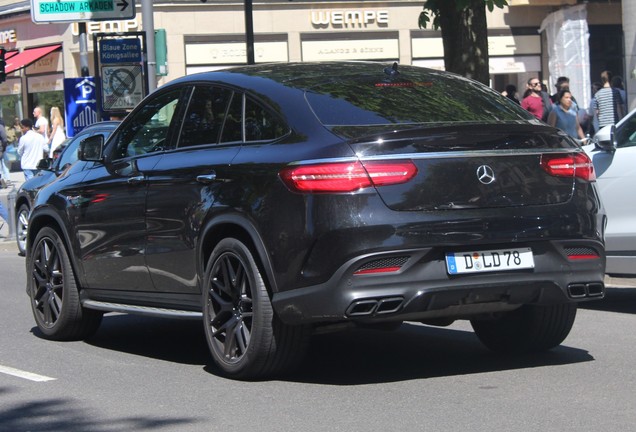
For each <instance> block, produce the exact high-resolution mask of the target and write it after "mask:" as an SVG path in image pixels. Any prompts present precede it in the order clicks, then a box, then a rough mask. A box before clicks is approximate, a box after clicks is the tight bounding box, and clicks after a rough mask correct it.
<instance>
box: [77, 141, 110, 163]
mask: <svg viewBox="0 0 636 432" xmlns="http://www.w3.org/2000/svg"><path fill="white" fill-rule="evenodd" d="M103 151H104V136H103V135H101V134H100V135H94V136H92V137H88V138H86V139H84V140H82V141H81V142H80V145H79V149H78V150H77V156H78V159H79V160H82V161H86V162H101V161H102V160H104V155H103Z"/></svg>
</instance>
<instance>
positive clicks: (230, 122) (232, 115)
mask: <svg viewBox="0 0 636 432" xmlns="http://www.w3.org/2000/svg"><path fill="white" fill-rule="evenodd" d="M242 123H243V95H242V94H241V93H234V95H233V96H232V101H231V102H230V106H229V108H228V110H227V115H226V116H225V118H224V122H223V131H222V135H221V142H235V141H243V126H242Z"/></svg>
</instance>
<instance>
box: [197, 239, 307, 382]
mask: <svg viewBox="0 0 636 432" xmlns="http://www.w3.org/2000/svg"><path fill="white" fill-rule="evenodd" d="M202 301H203V325H204V329H205V336H206V340H207V343H208V347H209V349H210V353H211V354H212V358H213V360H214V362H215V364H216V365H217V366H218V367H219V369H220V370H221V373H222V374H223V375H225V376H228V377H231V378H237V379H257V378H265V377H271V376H274V375H277V374H279V373H282V372H283V371H285V372H289V371H290V370H292V369H293V368H294V367H295V366H297V365H298V364H299V363H300V360H301V359H302V356H303V354H304V353H305V351H306V348H307V340H308V332H307V329H306V328H305V327H302V326H288V325H285V324H283V323H282V322H281V321H280V320H279V319H278V317H277V316H276V314H275V313H274V311H273V309H272V305H271V302H270V298H269V294H268V292H267V288H266V286H265V283H264V281H263V278H262V276H261V272H260V270H259V268H258V266H257V265H256V262H255V260H254V257H253V256H252V253H251V252H250V250H249V248H248V247H247V246H246V245H244V244H243V243H242V242H240V241H239V240H237V239H233V238H226V239H223V240H221V241H220V242H219V244H218V245H217V246H216V247H215V248H214V251H213V252H212V255H211V256H210V259H209V260H208V264H207V266H206V272H205V281H204V289H203V299H202Z"/></svg>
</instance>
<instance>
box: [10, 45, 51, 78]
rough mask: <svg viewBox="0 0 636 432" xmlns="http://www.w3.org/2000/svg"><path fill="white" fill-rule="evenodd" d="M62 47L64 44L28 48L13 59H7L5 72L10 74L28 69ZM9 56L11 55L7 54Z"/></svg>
mask: <svg viewBox="0 0 636 432" xmlns="http://www.w3.org/2000/svg"><path fill="white" fill-rule="evenodd" d="M61 47H62V44H56V45H47V46H43V47H38V48H27V49H25V50H23V51H22V52H19V53H17V54H15V55H12V56H11V57H8V58H6V65H5V72H6V73H7V74H10V73H11V72H15V71H17V70H18V69H22V68H23V67H27V66H29V65H30V64H32V63H35V62H36V61H38V60H40V59H41V58H42V57H44V56H45V55H47V54H50V53H52V52H53V51H56V50H58V49H60V48H61ZM7 54H9V53H7Z"/></svg>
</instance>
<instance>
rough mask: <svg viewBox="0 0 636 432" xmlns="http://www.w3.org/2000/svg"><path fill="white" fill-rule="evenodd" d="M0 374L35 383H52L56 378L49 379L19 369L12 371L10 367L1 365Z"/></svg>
mask: <svg viewBox="0 0 636 432" xmlns="http://www.w3.org/2000/svg"><path fill="white" fill-rule="evenodd" d="M0 373H3V374H7V375H13V376H16V377H18V378H24V379H27V380H29V381H37V382H44V381H54V380H55V379H56V378H51V377H47V376H44V375H38V374H34V373H31V372H26V371H23V370H20V369H14V368H12V367H9V366H2V365H0Z"/></svg>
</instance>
